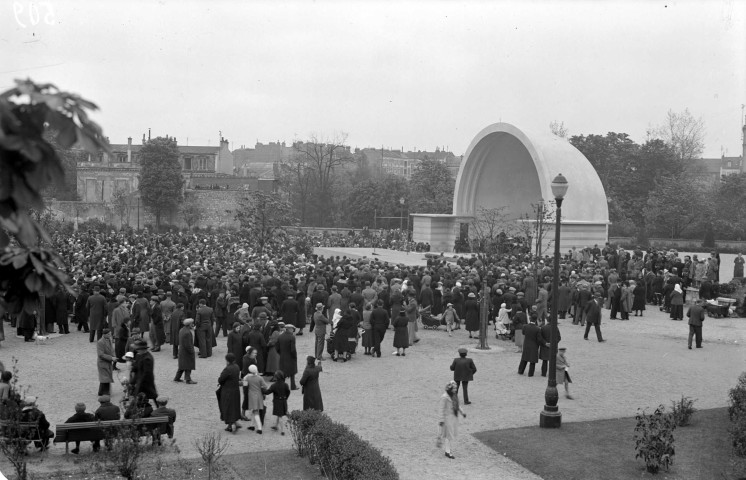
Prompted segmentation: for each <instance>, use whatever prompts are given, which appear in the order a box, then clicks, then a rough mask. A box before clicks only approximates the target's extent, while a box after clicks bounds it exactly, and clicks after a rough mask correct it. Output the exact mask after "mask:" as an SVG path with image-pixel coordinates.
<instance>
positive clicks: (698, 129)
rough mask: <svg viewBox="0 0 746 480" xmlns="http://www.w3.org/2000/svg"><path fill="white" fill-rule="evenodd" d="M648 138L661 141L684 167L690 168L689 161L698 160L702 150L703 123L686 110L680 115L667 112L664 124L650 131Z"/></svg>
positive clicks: (703, 141) (703, 142)
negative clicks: (673, 152)
mask: <svg viewBox="0 0 746 480" xmlns="http://www.w3.org/2000/svg"><path fill="white" fill-rule="evenodd" d="M648 136H649V137H651V138H653V139H655V138H659V139H662V140H663V141H664V142H666V143H667V144H669V145H670V146H671V147H672V148H673V149H674V151H675V152H676V156H677V157H678V158H679V159H680V160H682V161H683V162H684V164H685V165H687V166H691V161H692V160H694V159H695V158H700V157H701V156H702V151H703V150H704V146H705V140H704V139H705V122H704V120H703V119H702V117H699V118H694V116H692V114H691V113H690V112H689V109H688V108H685V109H684V111H683V112H681V113H677V112H674V111H673V110H669V111H668V113H667V114H666V120H665V122H664V123H663V124H661V125H659V126H657V127H654V128H652V129H650V130H649V131H648Z"/></svg>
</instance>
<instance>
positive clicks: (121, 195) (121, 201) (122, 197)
mask: <svg viewBox="0 0 746 480" xmlns="http://www.w3.org/2000/svg"><path fill="white" fill-rule="evenodd" d="M129 202H130V200H129V195H127V192H125V191H124V190H122V189H121V188H120V189H118V190H117V191H116V192H114V195H112V196H111V205H112V208H113V209H114V213H115V214H116V216H117V217H119V228H122V227H123V226H124V219H125V218H126V219H127V225H129V211H130V203H129Z"/></svg>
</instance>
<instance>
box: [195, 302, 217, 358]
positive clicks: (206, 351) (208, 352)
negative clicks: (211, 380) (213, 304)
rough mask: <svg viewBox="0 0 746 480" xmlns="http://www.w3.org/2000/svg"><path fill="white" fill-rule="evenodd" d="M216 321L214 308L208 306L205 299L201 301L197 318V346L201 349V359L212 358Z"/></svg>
mask: <svg viewBox="0 0 746 480" xmlns="http://www.w3.org/2000/svg"><path fill="white" fill-rule="evenodd" d="M214 319H215V315H214V314H213V311H212V308H210V307H208V306H207V301H206V300H205V299H204V298H200V299H199V307H198V308H197V317H196V318H195V322H194V323H195V324H196V329H197V330H196V333H197V345H198V347H199V358H207V357H211V356H212V347H213V346H214V345H213V341H214V337H213V335H212V333H213V331H212V324H213V321H214Z"/></svg>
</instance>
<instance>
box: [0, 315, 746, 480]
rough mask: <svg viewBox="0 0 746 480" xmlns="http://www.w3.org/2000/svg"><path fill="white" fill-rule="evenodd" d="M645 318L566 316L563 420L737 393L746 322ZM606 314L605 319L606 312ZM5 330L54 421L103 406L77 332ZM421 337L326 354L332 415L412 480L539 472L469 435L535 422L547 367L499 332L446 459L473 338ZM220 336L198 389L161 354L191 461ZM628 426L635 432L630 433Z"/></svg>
mask: <svg viewBox="0 0 746 480" xmlns="http://www.w3.org/2000/svg"><path fill="white" fill-rule="evenodd" d="M645 315H646V316H645V317H642V318H635V317H632V319H631V320H630V321H626V322H622V321H613V320H606V319H605V320H604V323H603V325H602V330H603V334H604V336H605V338H607V339H608V341H607V342H606V343H598V342H596V341H595V339H594V340H591V341H584V340H583V338H582V330H581V327H579V326H573V325H571V324H570V322H569V321H568V320H565V321H563V322H562V324H561V325H560V329H561V333H562V343H561V344H562V345H564V346H566V347H567V348H568V351H567V357H568V359H569V361H570V363H571V365H572V369H571V370H572V377H573V380H574V382H575V383H574V384H573V394H574V395H575V400H572V401H570V400H565V399H564V397H561V399H560V410H561V412H562V413H563V421H564V422H575V421H583V420H594V419H601V418H615V417H628V416H633V415H634V414H635V411H636V410H637V408H638V407H655V406H656V405H658V404H659V403H664V404H666V405H669V404H670V401H671V400H673V399H676V398H679V397H680V396H681V395H682V394H683V395H686V396H689V397H692V398H696V399H697V402H696V404H695V406H697V407H699V408H712V407H723V406H725V405H727V394H728V389H729V388H731V387H732V386H733V385H734V384H735V382H736V379H737V378H738V375H739V374H740V373H741V372H742V371H744V370H746V367H745V361H746V350H744V348H743V346H742V345H743V344H744V342H746V319H713V318H708V319H707V320H706V321H705V326H704V338H705V344H704V347H705V348H703V349H699V350H698V349H694V350H688V349H687V348H686V336H687V332H688V326H687V325H686V322H674V321H671V320H668V319H667V315H664V314H662V313H660V312H658V311H657V310H655V311H652V310H648V311H646V312H645ZM604 316H605V317H608V310H607V311H605V312H604ZM5 331H6V337H8V340H7V341H5V342H3V344H2V347H0V359H1V360H3V362H4V363H5V365H6V367H9V366H10V363H11V362H10V358H11V357H12V356H15V357H17V358H19V368H20V381H21V384H23V385H29V386H30V387H31V391H30V393H31V394H33V395H37V396H38V397H39V404H40V406H41V408H42V409H43V411H44V412H45V413H46V415H47V418H48V419H49V420H50V422H52V424H55V423H57V422H61V421H64V420H65V419H66V418H67V417H68V416H70V415H72V413H73V407H74V405H75V403H76V402H78V401H83V402H85V403H86V404H87V405H88V407H89V410H95V408H96V406H97V402H96V390H97V388H98V383H97V375H96V362H95V358H96V350H95V346H94V345H93V344H90V343H88V339H87V335H83V334H81V333H77V332H75V333H73V334H70V335H65V336H60V337H56V338H52V339H50V342H49V343H48V344H46V345H36V344H25V343H23V341H22V340H21V339H18V338H15V336H14V335H12V334H13V333H14V332H13V331H12V330H11V329H10V328H9V327H8V326H7V324H6V329H5ZM420 336H421V338H422V341H421V342H420V343H419V344H418V345H417V346H416V347H414V348H411V349H409V350H408V353H407V356H406V357H395V356H393V355H391V352H393V348H392V347H391V342H392V340H393V332H391V331H389V332H388V333H387V335H386V338H385V340H384V343H385V345H386V349H385V350H384V352H385V354H384V356H383V357H382V358H380V359H377V358H371V357H368V356H364V355H362V353H361V352H360V353H358V354H357V355H356V358H354V359H353V361H351V362H348V363H344V364H343V363H333V362H331V361H326V362H324V372H323V373H322V376H321V389H322V392H323V397H324V405H325V407H326V412H327V413H329V414H330V415H331V416H332V418H333V419H335V420H337V421H340V422H343V423H345V424H347V425H349V426H350V427H351V428H352V429H353V430H354V431H356V432H357V433H359V434H360V435H361V436H362V437H363V438H365V439H367V440H369V441H370V442H372V443H373V444H374V445H375V446H377V447H378V448H380V449H381V450H382V451H383V452H384V453H385V454H386V455H388V456H390V457H391V459H392V460H393V462H394V464H395V466H396V468H397V469H398V470H399V472H400V473H401V476H402V478H403V479H417V480H421V479H423V478H428V479H449V480H451V479H459V478H467V477H468V478H470V479H482V478H484V479H488V478H490V479H492V478H501V479H536V478H538V477H536V476H534V475H533V474H532V473H530V472H528V471H526V470H525V469H523V468H522V467H521V466H519V465H517V464H515V463H513V462H512V461H510V460H508V459H506V458H505V457H503V456H502V455H499V454H497V453H496V452H493V451H492V450H491V449H489V448H487V447H486V446H484V445H483V444H481V443H480V442H479V441H477V440H476V439H475V438H474V437H473V436H471V435H470V434H471V433H475V432H479V431H484V430H492V429H499V428H508V427H519V426H527V425H538V421H539V412H540V411H541V410H542V407H543V404H544V390H545V388H546V379H544V378H542V377H540V376H538V374H537V376H536V377H534V378H528V377H525V376H524V377H520V376H518V375H517V374H516V370H517V365H518V361H519V355H518V354H517V353H515V350H514V348H513V347H512V345H510V344H507V343H504V342H500V341H497V340H494V339H493V340H491V342H492V343H496V344H497V345H499V346H502V347H506V348H504V349H503V351H501V352H498V353H493V354H482V355H479V354H471V356H472V357H474V359H475V362H476V365H477V368H478V370H479V371H478V373H477V374H476V381H475V382H473V383H472V384H471V385H470V388H469V390H470V396H471V397H472V401H473V402H474V403H473V404H472V405H469V406H466V407H465V409H466V411H467V413H468V417H467V418H466V419H465V420H463V421H462V422H461V427H460V437H459V439H458V442H457V444H456V446H455V448H454V454H455V455H456V457H457V458H456V460H449V459H447V458H445V457H444V456H443V453H442V452H441V451H439V450H437V449H436V448H435V436H436V426H437V421H438V418H437V416H436V410H437V401H438V397H439V396H440V395H441V393H442V391H443V388H444V386H445V384H446V383H447V382H448V381H449V380H450V379H451V378H452V376H451V372H450V370H449V366H450V363H451V360H452V358H453V357H455V356H456V353H455V352H456V349H457V348H458V347H459V346H461V345H466V346H472V345H473V344H474V341H469V339H468V336H467V334H466V332H464V331H463V330H459V331H457V332H455V333H454V336H453V337H450V338H449V337H448V335H447V334H446V333H445V332H443V331H442V330H441V331H438V332H433V331H420ZM11 337H12V338H11ZM297 338H298V351H299V356H300V357H301V358H302V359H303V358H305V355H306V354H307V353H309V352H311V350H312V337H311V336H310V335H309V334H308V333H306V335H304V336H302V337H297ZM591 338H592V339H593V338H594V335H593V333H592V332H591ZM218 344H219V346H218V347H217V348H216V349H215V350H214V355H213V357H212V358H210V359H207V360H202V359H198V361H197V368H198V370H197V371H196V372H194V375H193V378H194V379H195V380H197V381H198V382H199V384H198V385H193V386H188V385H185V384H176V383H174V382H172V381H171V379H172V378H173V374H174V371H175V368H176V361H175V360H173V359H172V357H171V353H170V348H169V349H164V351H162V352H160V353H156V354H154V356H155V358H156V381H157V386H158V389H159V392H160V393H161V394H164V395H167V396H169V397H170V398H171V402H170V406H172V407H174V408H175V409H176V410H177V412H178V419H177V426H176V437H177V439H178V444H179V446H180V448H181V450H182V455H183V456H185V457H195V456H197V453H196V451H195V448H194V446H193V445H192V439H193V438H196V437H198V436H199V435H201V434H203V433H205V432H208V431H222V429H223V427H224V426H223V425H221V424H220V421H219V419H218V410H217V406H216V402H215V388H216V380H217V377H218V375H219V373H220V370H221V369H222V367H223V360H222V359H223V356H224V354H225V352H226V347H225V339H223V338H222V337H221V338H219V339H218ZM537 370H538V369H537ZM120 390H121V389H119V388H117V387H115V388H114V401H118V400H119V399H120V398H121V392H120ZM268 403H271V402H268ZM289 404H290V405H289V406H290V408H291V409H298V408H301V405H302V398H301V395H300V394H299V391H297V392H293V393H292V395H291V397H290V400H289ZM537 428H538V427H537ZM627 433H628V434H629V435H630V438H631V435H632V432H625V434H627ZM230 438H231V446H230V449H229V452H228V453H240V452H245V451H257V450H280V449H290V448H291V447H292V445H291V439H290V437H289V436H287V435H286V436H284V437H281V436H279V435H278V434H276V433H275V432H272V431H270V430H268V429H267V430H266V433H265V434H264V435H261V436H260V435H256V434H254V433H253V432H248V431H247V430H245V429H242V430H241V431H240V433H238V434H236V435H232V436H231V437H230ZM630 448H631V447H630ZM63 454H64V449H63V448H60V447H59V446H58V447H55V448H54V449H52V451H51V452H50V456H49V457H48V459H46V460H45V461H44V465H45V466H47V468H52V467H53V466H54V464H55V462H54V460H55V459H60V458H61V457H62V456H63ZM50 460H53V461H50Z"/></svg>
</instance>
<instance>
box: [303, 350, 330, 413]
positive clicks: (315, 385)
mask: <svg viewBox="0 0 746 480" xmlns="http://www.w3.org/2000/svg"><path fill="white" fill-rule="evenodd" d="M321 371H322V369H321V363H318V364H317V363H316V358H315V357H311V356H308V357H306V369H305V370H304V371H303V376H302V377H301V378H300V386H301V387H303V391H302V392H303V410H311V409H313V410H318V411H319V412H323V411H324V401H323V399H322V398H321V388H320V387H319V374H320V373H321Z"/></svg>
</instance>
